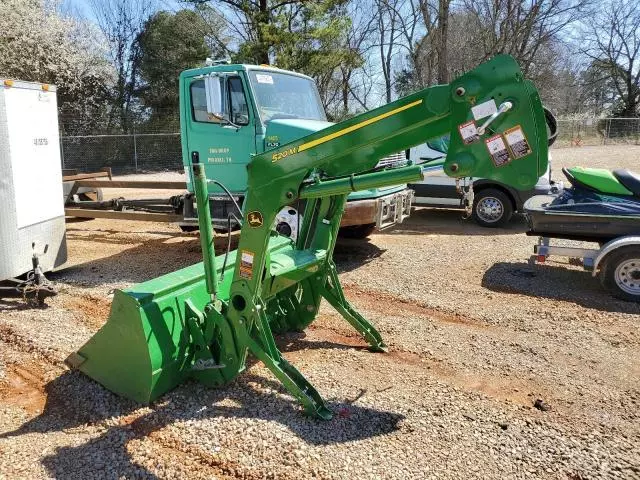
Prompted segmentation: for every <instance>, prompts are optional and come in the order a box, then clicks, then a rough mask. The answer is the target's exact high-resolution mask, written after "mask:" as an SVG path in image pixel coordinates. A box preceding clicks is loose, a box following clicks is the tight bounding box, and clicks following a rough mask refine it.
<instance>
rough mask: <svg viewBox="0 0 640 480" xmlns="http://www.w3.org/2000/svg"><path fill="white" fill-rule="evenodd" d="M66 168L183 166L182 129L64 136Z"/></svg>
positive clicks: (137, 169)
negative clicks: (177, 131)
mask: <svg viewBox="0 0 640 480" xmlns="http://www.w3.org/2000/svg"><path fill="white" fill-rule="evenodd" d="M60 152H61V156H62V168H65V169H75V170H78V171H80V172H96V171H99V170H100V169H101V168H103V167H111V169H112V171H113V172H114V173H116V174H122V173H137V172H153V171H163V170H181V169H182V168H183V167H182V149H181V146H180V133H131V134H126V135H125V134H120V135H72V136H65V137H61V138H60Z"/></svg>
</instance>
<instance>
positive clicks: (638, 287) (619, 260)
mask: <svg viewBox="0 0 640 480" xmlns="http://www.w3.org/2000/svg"><path fill="white" fill-rule="evenodd" d="M600 282H601V283H602V286H603V287H604V288H605V289H607V290H608V291H609V293H611V294H612V295H613V296H614V297H617V298H620V299H622V300H627V301H629V302H640V247H638V246H629V247H622V248H619V249H618V250H614V251H613V252H611V253H610V254H609V255H607V256H606V257H605V259H604V265H603V266H602V268H601V269H600Z"/></svg>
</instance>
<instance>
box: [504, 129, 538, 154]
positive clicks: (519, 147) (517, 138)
mask: <svg viewBox="0 0 640 480" xmlns="http://www.w3.org/2000/svg"><path fill="white" fill-rule="evenodd" d="M504 139H505V140H506V141H507V145H509V148H510V149H511V154H512V155H513V158H516V159H517V158H522V157H524V156H525V155H529V154H530V153H531V147H529V142H527V137H525V135H524V132H523V131H522V127H521V126H520V125H516V126H515V127H513V128H510V129H508V130H505V131H504Z"/></svg>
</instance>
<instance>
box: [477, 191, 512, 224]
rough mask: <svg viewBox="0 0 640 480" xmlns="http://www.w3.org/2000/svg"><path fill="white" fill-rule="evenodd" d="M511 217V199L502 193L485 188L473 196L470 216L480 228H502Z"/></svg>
mask: <svg viewBox="0 0 640 480" xmlns="http://www.w3.org/2000/svg"><path fill="white" fill-rule="evenodd" d="M512 215H513V205H512V203H511V199H510V198H509V197H508V196H507V194H506V193H504V192H503V191H501V190H497V189H495V188H487V189H485V190H481V191H480V192H478V193H477V194H476V195H475V198H474V200H473V214H472V216H473V219H474V220H475V221H476V223H477V224H478V225H480V226H481V227H489V228H496V227H503V226H504V225H506V224H507V222H508V221H509V220H511V216H512Z"/></svg>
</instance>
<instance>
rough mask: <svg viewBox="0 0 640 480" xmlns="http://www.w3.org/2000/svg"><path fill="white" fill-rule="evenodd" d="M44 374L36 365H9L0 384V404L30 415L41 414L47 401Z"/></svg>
mask: <svg viewBox="0 0 640 480" xmlns="http://www.w3.org/2000/svg"><path fill="white" fill-rule="evenodd" d="M44 383H45V382H44V372H43V371H42V369H41V367H40V366H39V365H38V364H36V363H31V364H29V365H15V364H12V365H9V366H8V368H7V373H6V376H5V378H4V379H3V380H2V381H1V382H0V402H2V403H6V404H8V405H15V406H18V407H22V408H24V409H25V410H26V411H27V412H28V413H30V414H37V413H41V412H42V410H43V409H44V404H45V402H46V401H47V394H46V393H45V391H44Z"/></svg>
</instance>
